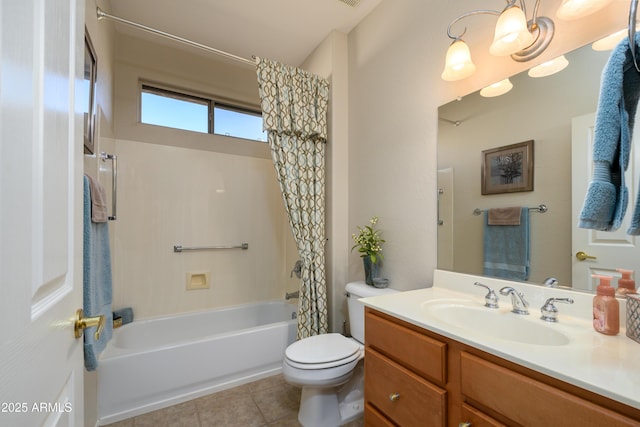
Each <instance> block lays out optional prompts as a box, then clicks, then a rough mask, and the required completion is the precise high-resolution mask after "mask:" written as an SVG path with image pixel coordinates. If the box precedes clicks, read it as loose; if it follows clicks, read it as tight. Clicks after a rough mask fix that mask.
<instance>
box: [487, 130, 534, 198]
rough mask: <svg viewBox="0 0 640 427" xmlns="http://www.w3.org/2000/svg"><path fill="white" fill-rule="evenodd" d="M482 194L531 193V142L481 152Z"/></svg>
mask: <svg viewBox="0 0 640 427" xmlns="http://www.w3.org/2000/svg"><path fill="white" fill-rule="evenodd" d="M481 182H482V194H483V195H489V194H501V193H515V192H519V191H533V140H529V141H524V142H519V143H517V144H511V145H505V146H502V147H497V148H492V149H489V150H484V151H482V179H481Z"/></svg>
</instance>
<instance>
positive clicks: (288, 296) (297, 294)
mask: <svg viewBox="0 0 640 427" xmlns="http://www.w3.org/2000/svg"><path fill="white" fill-rule="evenodd" d="M291 298H300V291H295V292H286V293H285V294H284V299H286V300H290V299H291Z"/></svg>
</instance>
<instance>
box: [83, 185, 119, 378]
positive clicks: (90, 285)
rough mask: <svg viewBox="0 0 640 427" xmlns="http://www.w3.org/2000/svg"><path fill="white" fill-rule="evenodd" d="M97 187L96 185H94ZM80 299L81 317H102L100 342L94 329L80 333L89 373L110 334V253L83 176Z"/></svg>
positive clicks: (105, 227)
mask: <svg viewBox="0 0 640 427" xmlns="http://www.w3.org/2000/svg"><path fill="white" fill-rule="evenodd" d="M98 185H99V184H98ZM83 224H84V229H83V234H84V236H83V258H84V259H83V277H82V282H83V297H82V305H83V310H84V315H85V317H93V316H99V315H104V316H105V326H104V329H103V331H102V334H101V335H100V339H99V340H96V339H95V337H94V334H95V331H96V328H95V327H94V328H87V329H85V331H84V366H85V368H86V369H87V370H88V371H93V370H94V369H96V367H97V366H98V355H99V354H100V352H101V351H102V350H104V348H105V346H106V345H107V342H108V341H109V340H110V339H111V335H112V333H113V318H112V314H111V296H112V291H111V254H110V251H109V224H108V223H107V222H100V223H95V222H92V221H91V185H90V183H89V178H88V177H87V176H86V175H85V177H84V215H83Z"/></svg>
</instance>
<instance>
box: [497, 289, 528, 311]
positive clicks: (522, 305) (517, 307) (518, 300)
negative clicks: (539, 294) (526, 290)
mask: <svg viewBox="0 0 640 427" xmlns="http://www.w3.org/2000/svg"><path fill="white" fill-rule="evenodd" d="M500 294H502V295H505V296H506V295H511V304H512V305H513V308H512V310H511V311H512V312H513V313H516V314H529V303H528V302H527V300H525V299H524V294H523V293H522V292H518V291H516V290H515V289H514V288H512V287H510V286H505V287H504V288H502V289H500Z"/></svg>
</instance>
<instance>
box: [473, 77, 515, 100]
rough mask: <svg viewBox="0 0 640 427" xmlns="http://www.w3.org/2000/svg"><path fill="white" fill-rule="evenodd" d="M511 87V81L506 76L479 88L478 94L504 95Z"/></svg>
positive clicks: (486, 96)
mask: <svg viewBox="0 0 640 427" xmlns="http://www.w3.org/2000/svg"><path fill="white" fill-rule="evenodd" d="M512 88H513V83H511V80H509V79H508V78H507V79H504V80H500V81H499V82H497V83H494V84H492V85H489V86H487V87H485V88H482V89H480V95H481V96H484V97H485V98H491V97H494V96H500V95H504V94H505V93H507V92H509V91H510V90H511V89H512Z"/></svg>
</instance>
